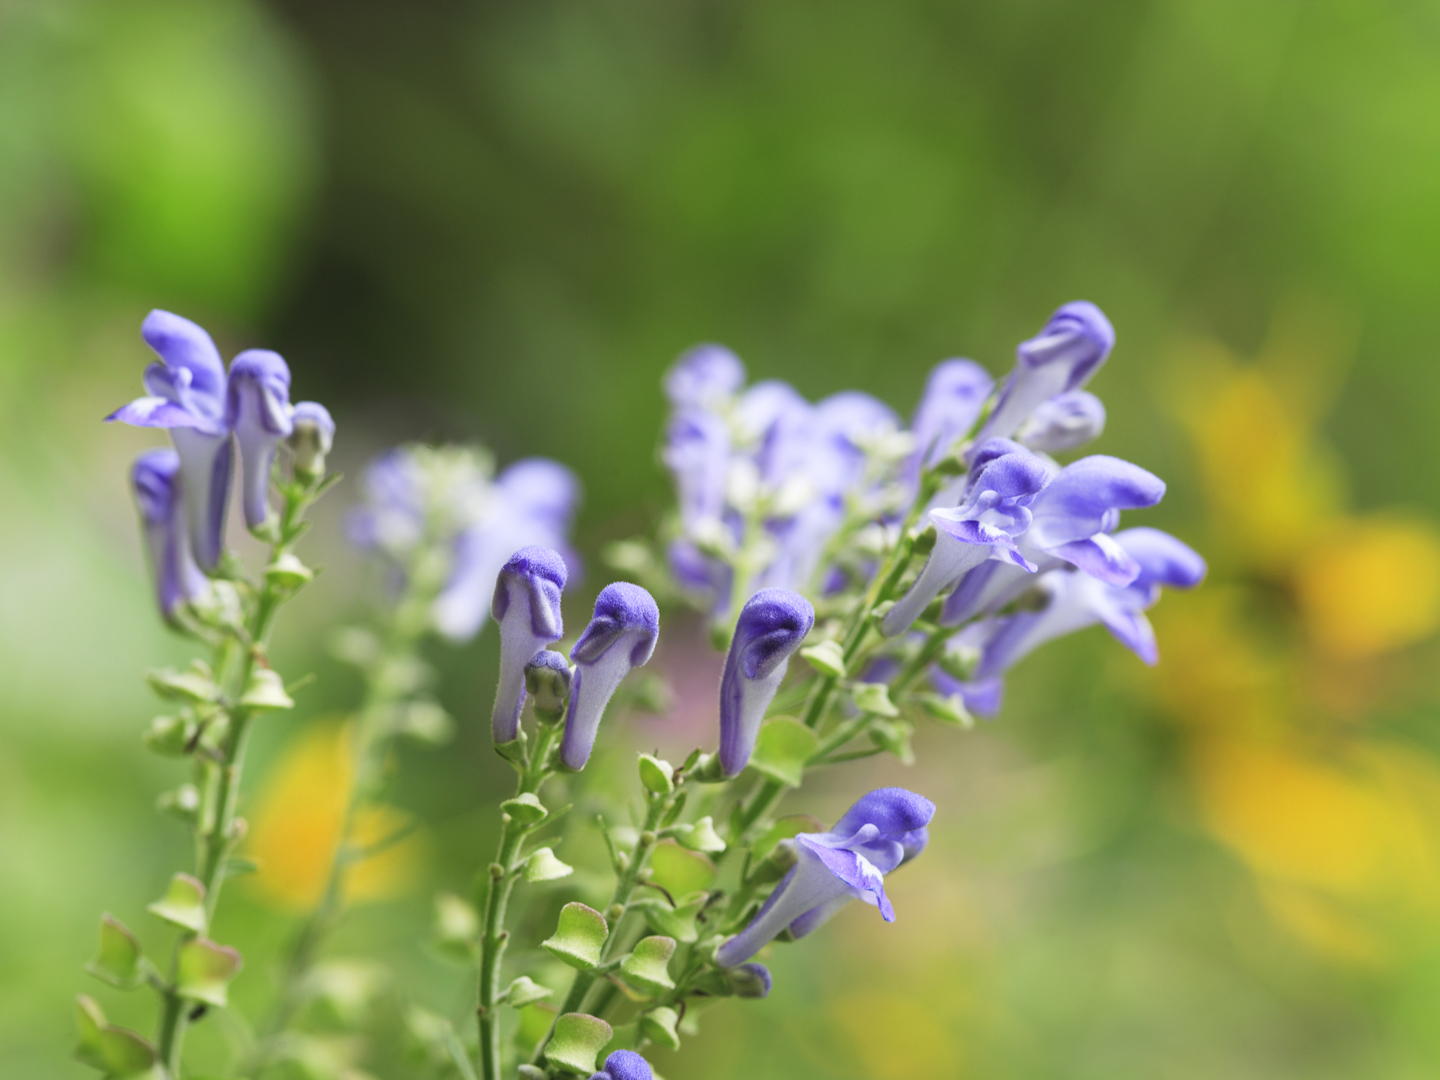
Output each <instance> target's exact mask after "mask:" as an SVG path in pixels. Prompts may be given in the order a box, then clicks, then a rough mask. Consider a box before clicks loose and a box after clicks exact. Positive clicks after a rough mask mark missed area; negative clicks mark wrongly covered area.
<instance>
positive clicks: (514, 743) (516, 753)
mask: <svg viewBox="0 0 1440 1080" xmlns="http://www.w3.org/2000/svg"><path fill="white" fill-rule="evenodd" d="M495 753H497V754H499V755H500V756H501V757H502V758H504V759H505V760H506V761H508V762H510V764H511V765H513V766H515V768H517V769H524V768H525V729H524V728H519V729H517V730H516V733H515V738H513V739H511V740H510V741H509V742H503V743H496V744H495Z"/></svg>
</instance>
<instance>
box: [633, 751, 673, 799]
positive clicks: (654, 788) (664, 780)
mask: <svg viewBox="0 0 1440 1080" xmlns="http://www.w3.org/2000/svg"><path fill="white" fill-rule="evenodd" d="M639 768H640V782H641V783H642V784H644V785H645V790H646V791H648V792H650V794H652V795H669V794H670V793H671V792H673V791H674V790H675V767H674V766H673V765H671V764H670V763H669V762H668V761H665V760H663V759H661V758H657V757H654V756H652V755H650V754H641V755H640V761H639Z"/></svg>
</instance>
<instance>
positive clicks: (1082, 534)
mask: <svg viewBox="0 0 1440 1080" xmlns="http://www.w3.org/2000/svg"><path fill="white" fill-rule="evenodd" d="M1164 495H1165V482H1164V481H1163V480H1161V479H1160V478H1159V477H1157V476H1155V475H1154V474H1152V473H1149V472H1147V471H1146V470H1144V469H1142V468H1140V466H1138V465H1132V464H1131V463H1130V462H1128V461H1121V460H1120V459H1119V458H1113V457H1107V456H1105V455H1103V454H1095V455H1092V456H1090V457H1086V458H1081V459H1080V460H1079V461H1076V462H1072V463H1071V464H1069V465H1067V466H1065V468H1063V469H1061V470H1059V472H1057V473H1056V474H1055V475H1054V478H1053V479H1052V480H1051V481H1050V483H1049V484H1048V485H1047V486H1046V487H1045V490H1044V491H1042V492H1041V493H1040V494H1039V495H1037V496H1036V497H1035V499H1034V501H1033V502H1032V503H1031V504H1030V512H1031V516H1032V521H1031V524H1030V528H1029V529H1028V530H1026V532H1025V533H1024V535H1023V536H1021V537H1020V538H1019V541H1018V545H1017V546H1018V549H1019V552H1020V554H1021V555H1022V556H1024V557H1025V558H1026V559H1028V560H1030V561H1031V562H1033V563H1034V564H1035V565H1036V566H1037V567H1038V568H1039V569H1040V570H1041V571H1045V570H1054V569H1056V568H1058V567H1060V566H1063V565H1064V564H1065V563H1070V564H1071V565H1072V566H1078V567H1079V568H1080V569H1081V570H1084V571H1085V572H1086V573H1088V574H1090V575H1092V576H1093V577H1096V578H1099V579H1100V580H1101V581H1104V582H1106V583H1107V584H1110V585H1128V584H1129V583H1130V582H1131V581H1132V580H1134V578H1135V575H1136V574H1138V573H1139V572H1140V566H1139V564H1138V563H1137V562H1136V561H1135V560H1134V559H1133V558H1132V557H1131V556H1130V554H1129V553H1128V552H1126V550H1125V549H1124V548H1123V547H1122V546H1121V545H1120V544H1118V543H1117V542H1116V541H1115V538H1114V537H1112V536H1111V535H1110V533H1111V532H1112V531H1113V530H1114V529H1115V526H1116V525H1117V524H1118V523H1119V521H1120V511H1122V510H1138V509H1143V508H1145V507H1149V506H1154V505H1155V504H1156V503H1158V502H1159V501H1160V500H1161V498H1162V497H1164ZM1028 587H1029V576H1028V575H1027V574H1025V573H1022V572H1021V571H1019V570H1017V569H1015V568H1013V567H1008V566H1004V565H1002V564H1000V563H995V564H993V565H990V564H986V565H982V566H977V567H975V568H974V569H972V570H971V571H970V572H969V573H967V574H966V575H965V577H964V579H963V580H962V581H961V582H960V584H959V585H958V586H957V587H956V589H955V591H954V592H953V593H951V594H950V596H949V598H948V599H947V600H946V602H945V610H944V612H943V613H942V614H941V617H940V621H941V623H942V624H943V625H945V626H958V625H960V624H961V623H963V622H965V621H966V620H968V619H971V618H973V617H974V616H976V615H978V614H981V613H983V612H986V611H995V610H997V609H999V608H1001V607H1004V606H1005V605H1006V604H1008V603H1010V602H1011V601H1012V600H1014V599H1015V598H1016V597H1017V596H1019V595H1020V594H1021V593H1022V592H1024V591H1025V590H1026V589H1027V588H1028Z"/></svg>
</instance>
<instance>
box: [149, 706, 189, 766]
mask: <svg viewBox="0 0 1440 1080" xmlns="http://www.w3.org/2000/svg"><path fill="white" fill-rule="evenodd" d="M194 734H195V722H194V721H193V720H187V719H186V718H185V717H183V716H157V717H155V719H154V720H151V721H150V727H149V728H148V729H146V731H145V734H144V735H142V736H141V737H140V738H141V740H142V741H143V742H144V743H145V748H146V749H147V750H149V751H150V752H151V753H155V754H159V755H160V756H161V757H184V756H185V752H186V749H187V748H188V747H189V746H190V739H191V737H192V736H194Z"/></svg>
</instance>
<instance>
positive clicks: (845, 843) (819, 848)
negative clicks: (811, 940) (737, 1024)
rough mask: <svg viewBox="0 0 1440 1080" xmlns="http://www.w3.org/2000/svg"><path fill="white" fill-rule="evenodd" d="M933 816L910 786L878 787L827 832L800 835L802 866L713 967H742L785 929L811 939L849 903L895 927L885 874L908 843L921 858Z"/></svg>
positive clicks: (721, 950) (799, 862) (799, 863)
mask: <svg viewBox="0 0 1440 1080" xmlns="http://www.w3.org/2000/svg"><path fill="white" fill-rule="evenodd" d="M934 816H935V804H934V803H932V802H931V801H930V800H929V799H927V798H925V797H923V796H921V795H916V794H915V793H914V792H911V791H906V790H905V789H904V788H880V789H878V790H876V791H872V792H870V794H868V795H866V796H864V797H863V798H862V799H860V801H859V802H857V803H856V804H855V805H854V806H852V807H851V808H850V809H849V810H848V811H846V813H845V816H844V817H842V818H841V819H840V820H839V821H838V822H837V823H836V824H835V827H834V828H833V829H832V830H830V831H829V832H824V833H801V834H799V835H798V836H796V837H795V840H794V844H795V854H796V856H797V862H796V863H795V865H794V866H793V867H791V868H790V871H789V872H788V873H787V874H786V875H785V877H784V878H783V879H782V880H781V882H780V884H779V885H777V886H775V891H774V892H772V893H771V894H770V896H769V898H768V899H767V900H766V901H765V903H764V904H763V905H762V906H761V908H760V911H759V913H758V914H757V915H756V916H755V918H754V919H753V920H751V922H750V925H749V926H747V927H746V928H745V929H744V930H742V931H741V932H740V933H739V934H737V935H736V936H735V937H732V938H730V939H729V940H728V941H726V942H725V943H724V944H722V945H721V946H720V948H719V950H718V951H717V952H716V954H715V962H716V963H717V964H720V965H721V966H722V967H734V966H735V965H737V964H740V963H743V962H744V961H746V960H748V959H749V958H750V957H752V956H754V955H755V953H757V952H759V951H760V949H762V948H763V947H764V946H765V945H766V944H767V943H769V942H770V941H771V940H773V939H774V938H775V936H776V935H777V934H779V933H780V932H781V931H782V930H785V929H787V928H789V929H790V930H791V931H792V932H793V933H797V935H798V934H800V933H808V932H809V931H810V930H813V929H814V928H815V927H816V926H818V925H819V923H820V922H822V921H824V918H825V917H827V916H828V915H829V914H833V912H834V911H835V910H837V909H838V908H839V907H841V906H843V905H844V903H845V902H847V901H849V900H851V899H859V900H863V901H865V903H867V904H873V905H875V906H876V907H878V908H879V909H880V914H881V916H882V917H883V918H884V919H885V921H886V922H894V921H895V910H894V908H892V907H891V906H890V899H889V897H887V896H886V895H885V875H886V874H888V873H889V872H890V871H892V870H894V869H895V868H896V867H897V866H899V865H900V864H901V863H902V862H904V861H905V858H906V850H907V845H908V846H909V849H910V850H911V851H912V852H913V853H914V854H919V850H920V849H922V848H923V847H924V844H925V837H926V834H925V832H924V830H925V829H926V827H927V826H928V825H929V824H930V820H931V818H933V817H934ZM912 857H913V855H912ZM837 902H838V903H837Z"/></svg>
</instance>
